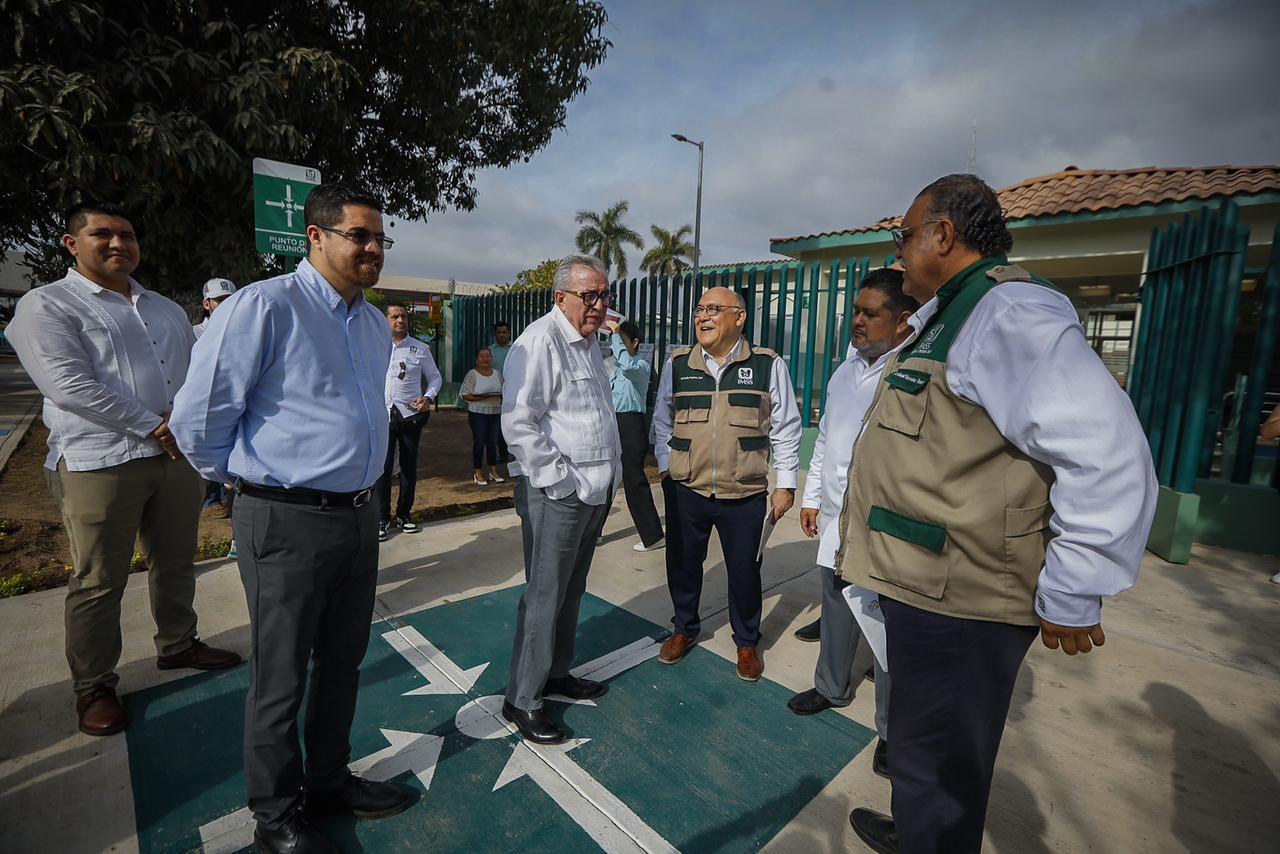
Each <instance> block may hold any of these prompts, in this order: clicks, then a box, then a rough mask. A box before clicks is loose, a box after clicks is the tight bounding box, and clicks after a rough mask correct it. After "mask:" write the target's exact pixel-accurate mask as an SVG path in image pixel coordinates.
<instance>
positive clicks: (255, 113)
mask: <svg viewBox="0 0 1280 854" xmlns="http://www.w3.org/2000/svg"><path fill="white" fill-rule="evenodd" d="M0 16H2V17H3V20H4V21H5V23H6V27H5V32H4V34H3V36H0V253H3V252H5V251H9V250H13V249H15V248H17V249H22V250H25V251H26V252H27V253H28V264H29V265H30V266H32V267H33V270H34V272H35V276H36V278H37V279H44V280H47V279H48V278H49V277H51V276H56V275H60V273H59V272H58V271H59V269H60V268H63V267H65V265H66V258H65V256H60V255H59V253H58V249H57V238H58V236H59V235H60V234H61V225H60V223H59V220H60V215H61V212H62V211H63V210H65V209H66V208H67V207H68V206H70V205H71V204H73V203H75V202H77V201H80V200H83V199H104V200H112V201H119V202H122V203H123V204H125V205H126V206H127V207H128V208H130V209H131V211H133V212H134V214H135V218H137V219H138V220H139V221H138V222H136V223H135V225H136V226H138V227H139V229H140V230H141V231H142V232H143V240H144V242H143V257H144V266H143V268H142V269H141V270H140V272H139V275H140V276H141V277H142V278H143V279H144V280H147V281H148V282H149V283H151V284H152V286H159V287H161V288H165V289H187V288H191V287H194V286H195V285H196V284H198V283H199V282H200V281H202V280H204V279H205V278H207V277H208V276H210V275H215V274H216V275H226V276H230V277H232V278H235V279H238V280H240V281H244V280H246V279H249V278H250V277H252V276H255V275H258V274H260V273H262V272H263V271H264V269H268V268H270V266H271V264H270V262H269V260H268V259H266V258H264V256H261V255H259V254H257V253H256V252H255V251H254V248H253V246H254V244H253V213H252V179H251V174H250V160H251V159H252V158H254V157H265V158H270V159H273V160H283V161H288V162H294V163H301V164H304V165H307V166H315V167H318V168H319V170H320V172H321V174H322V175H323V177H324V179H325V180H327V181H332V180H343V181H349V182H353V183H358V184H363V185H365V186H367V187H368V188H370V189H371V190H373V191H374V192H376V193H378V194H379V195H381V196H382V197H383V198H384V199H385V200H386V204H387V213H388V214H389V215H391V216H393V217H405V218H415V219H416V218H423V217H425V216H426V215H427V213H428V212H430V211H439V210H445V209H448V208H455V207H456V208H462V209H468V210H469V209H471V208H473V207H474V206H475V204H476V188H475V177H476V172H477V171H478V170H479V169H482V168H484V167H488V166H506V165H509V164H511V163H514V162H517V161H520V160H528V159H529V158H530V157H531V156H532V155H533V154H534V153H535V152H537V151H538V150H540V149H541V148H542V147H543V146H545V145H546V144H547V142H548V141H549V140H550V138H551V134H552V132H553V131H554V130H555V129H556V128H559V127H561V126H562V125H563V123H564V118H565V106H566V104H567V103H568V102H569V101H570V100H572V99H573V98H574V97H575V96H577V95H579V94H580V93H582V92H583V91H584V90H585V88H586V86H587V83H588V79H587V72H588V71H589V70H590V69H591V68H593V67H595V66H596V65H598V64H599V63H600V62H601V61H602V59H603V57H604V55H605V52H606V50H607V49H608V47H609V42H608V41H607V40H606V39H605V38H604V37H603V36H602V32H601V29H602V27H603V25H604V23H605V21H606V14H605V11H604V9H603V7H602V6H601V5H600V3H598V2H594V1H593V0H486V2H483V3H479V2H474V0H321V2H316V0H273V2H269V3H263V2H260V0H230V1H229V2H206V0H187V2H181V3H180V2H174V0H130V2H127V3H126V2H121V3H110V4H106V3H95V2H77V0H0ZM393 233H394V232H393ZM393 251H394V250H393Z"/></svg>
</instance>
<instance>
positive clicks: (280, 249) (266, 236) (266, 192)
mask: <svg viewBox="0 0 1280 854" xmlns="http://www.w3.org/2000/svg"><path fill="white" fill-rule="evenodd" d="M319 183H320V170H318V169H312V168H311V167H310V166H297V165H295V164H293V163H280V162H279V161H276V160H263V159H262V158H259V157H255V158H254V159H253V227H254V233H255V235H256V236H257V246H258V251H259V252H268V253H271V254H273V255H294V256H297V257H299V258H305V257H306V256H307V228H306V225H305V224H304V223H303V221H302V206H303V205H304V204H306V201H307V194H308V193H310V192H311V188H312V187H314V186H315V185H316V184H319Z"/></svg>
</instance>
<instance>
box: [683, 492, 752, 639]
mask: <svg viewBox="0 0 1280 854" xmlns="http://www.w3.org/2000/svg"><path fill="white" fill-rule="evenodd" d="M668 483H669V484H670V488H669V491H668V486H667V484H668ZM663 494H664V497H665V499H666V501H667V531H668V533H670V532H671V530H672V528H673V527H674V526H679V528H680V534H679V539H678V541H677V540H675V539H674V538H672V539H668V540H667V588H668V589H669V590H670V591H671V605H672V607H673V609H674V610H675V615H674V616H673V617H672V618H671V625H672V626H673V627H674V629H675V631H676V632H677V633H679V634H682V635H687V636H688V637H691V638H696V637H697V636H698V632H700V631H702V618H701V616H700V615H699V614H698V604H699V602H700V600H701V599H702V565H703V563H704V562H705V561H706V559H707V543H708V542H709V541H710V539H711V529H712V528H714V529H715V530H716V533H718V534H719V535H720V548H721V549H722V550H723V551H724V563H725V570H726V572H727V573H728V576H729V625H730V626H731V627H732V628H733V642H734V643H735V644H736V645H737V646H751V647H754V646H755V645H756V644H758V643H759V642H760V610H761V593H760V561H758V560H756V551H757V550H758V549H759V548H760V534H761V533H762V532H763V528H764V514H765V510H766V508H768V506H769V496H768V493H765V492H762V493H760V494H759V495H752V496H749V497H747V498H729V499H725V498H707V497H706V496H703V495H699V494H698V493H696V492H694V491H693V490H692V489H690V488H689V487H687V486H684V485H683V484H680V483H676V482H674V481H672V480H671V478H666V479H664V481H663ZM673 497H674V499H675V500H674V501H672V498H673ZM673 505H674V510H675V518H674V519H673V518H672V509H673ZM673 553H674V554H673Z"/></svg>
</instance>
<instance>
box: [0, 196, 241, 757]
mask: <svg viewBox="0 0 1280 854" xmlns="http://www.w3.org/2000/svg"><path fill="white" fill-rule="evenodd" d="M66 229H67V233H66V234H65V235H64V236H63V238H62V242H63V245H64V246H66V248H67V251H68V252H70V253H71V255H72V257H73V258H75V262H76V265H75V267H73V268H72V269H70V270H68V271H67V275H66V276H65V277H64V278H62V279H59V280H58V281H56V282H53V283H51V284H48V285H45V286H44V287H41V288H36V289H35V290H33V291H31V292H30V293H28V294H27V295H26V296H24V297H23V298H22V299H21V300H19V301H18V308H17V311H16V312H15V314H14V317H13V322H12V323H10V324H9V328H8V329H7V330H5V335H6V336H7V337H8V339H9V340H10V341H11V342H12V343H13V349H14V350H16V351H17V353H18V358H19V359H21V360H22V366H23V367H24V368H26V369H27V373H28V374H30V375H31V379H32V380H33V381H34V382H35V384H36V385H37V386H38V387H39V389H40V393H41V394H43V395H44V413H43V415H44V423H45V426H47V427H48V428H49V456H48V457H47V458H46V460H45V468H46V469H47V470H48V476H49V491H50V492H51V493H52V494H53V497H54V499H55V500H56V501H57V502H58V506H59V509H60V510H61V511H62V520H63V524H64V525H65V526H66V530H67V537H68V539H69V540H70V541H71V560H72V565H73V566H74V568H75V569H74V572H73V574H72V576H71V579H70V581H69V582H68V584H67V599H66V632H67V637H66V649H67V664H69V665H70V667H71V679H72V688H73V689H74V690H75V693H76V713H77V714H78V715H79V718H80V730H81V732H84V733H86V734H88V735H110V734H112V733H116V732H119V731H120V730H122V729H124V728H125V726H126V725H127V724H128V719H127V718H126V716H125V711H124V707H123V706H121V705H120V700H119V699H118V698H117V696H116V685H117V684H118V683H119V681H120V677H119V676H117V675H116V672H115V667H116V664H117V663H118V662H119V660H120V645H121V638H120V600H121V597H123V596H124V589H125V585H126V584H127V583H128V581H129V564H130V561H131V559H132V557H133V546H134V542H135V541H139V540H140V541H141V543H142V553H143V556H144V557H145V558H146V562H147V569H148V570H149V574H148V584H149V587H150V594H151V613H152V615H153V616H154V617H155V621H156V636H155V642H156V653H157V655H158V657H157V659H156V664H157V665H158V666H159V667H160V668H161V669H162V670H169V669H176V668H182V667H194V668H196V669H199V670H218V669H221V668H223V667H231V666H233V665H236V664H239V663H240V656H239V655H237V654H236V653H234V652H228V651H226V650H221V649H214V648H213V647H211V646H206V645H205V644H203V643H201V642H200V639H199V638H198V637H197V635H196V612H195V610H194V609H193V608H192V604H191V603H192V600H193V599H194V598H195V592H196V579H195V572H194V570H193V568H192V561H193V559H194V558H195V552H196V533H197V529H198V527H199V521H200V499H201V496H202V495H203V493H204V489H203V487H202V485H201V481H200V476H199V475H197V474H196V472H195V470H194V469H193V468H191V466H190V465H189V464H188V463H187V461H186V460H185V459H183V457H182V454H181V453H180V452H179V450H178V446H177V444H176V443H175V442H174V439H173V434H171V433H170V432H169V412H170V410H171V409H172V407H173V398H174V395H176V394H177V393H178V389H179V388H180V387H181V386H182V384H183V382H184V381H185V380H186V378H187V366H188V358H189V356H190V353H191V345H192V343H193V342H194V340H195V339H194V336H193V334H192V332H191V324H190V323H188V321H187V315H186V312H184V311H183V310H182V308H180V307H179V306H178V305H177V304H176V303H174V302H173V301H171V300H168V299H166V298H164V297H162V296H160V295H159V294H157V293H155V292H153V291H149V290H147V289H146V288H144V287H142V285H140V284H138V283H137V282H136V281H134V280H133V279H132V278H130V276H131V274H132V273H133V271H134V270H136V269H137V267H138V263H139V261H140V260H141V253H140V251H139V249H138V235H137V232H136V231H135V230H134V228H133V224H132V223H131V222H130V221H129V218H128V217H127V216H126V214H125V212H124V210H123V209H121V208H120V207H119V206H118V205H114V204H82V205H79V206H77V207H75V208H73V209H72V210H71V211H70V212H69V213H68V214H67V220H66Z"/></svg>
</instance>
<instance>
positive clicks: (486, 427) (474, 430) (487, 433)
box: [467, 412, 502, 469]
mask: <svg viewBox="0 0 1280 854" xmlns="http://www.w3.org/2000/svg"><path fill="white" fill-rule="evenodd" d="M501 422H502V416H501V415H498V414H486V413H484V412H468V413H467V426H468V427H470V428H471V467H472V468H473V469H480V468H481V467H482V466H483V464H484V459H485V456H486V455H488V457H489V466H490V468H492V467H493V466H496V465H497V464H498V462H499V461H500V460H501V459H502V457H501V456H499V454H498V437H499V436H501V435H502V423H501Z"/></svg>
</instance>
